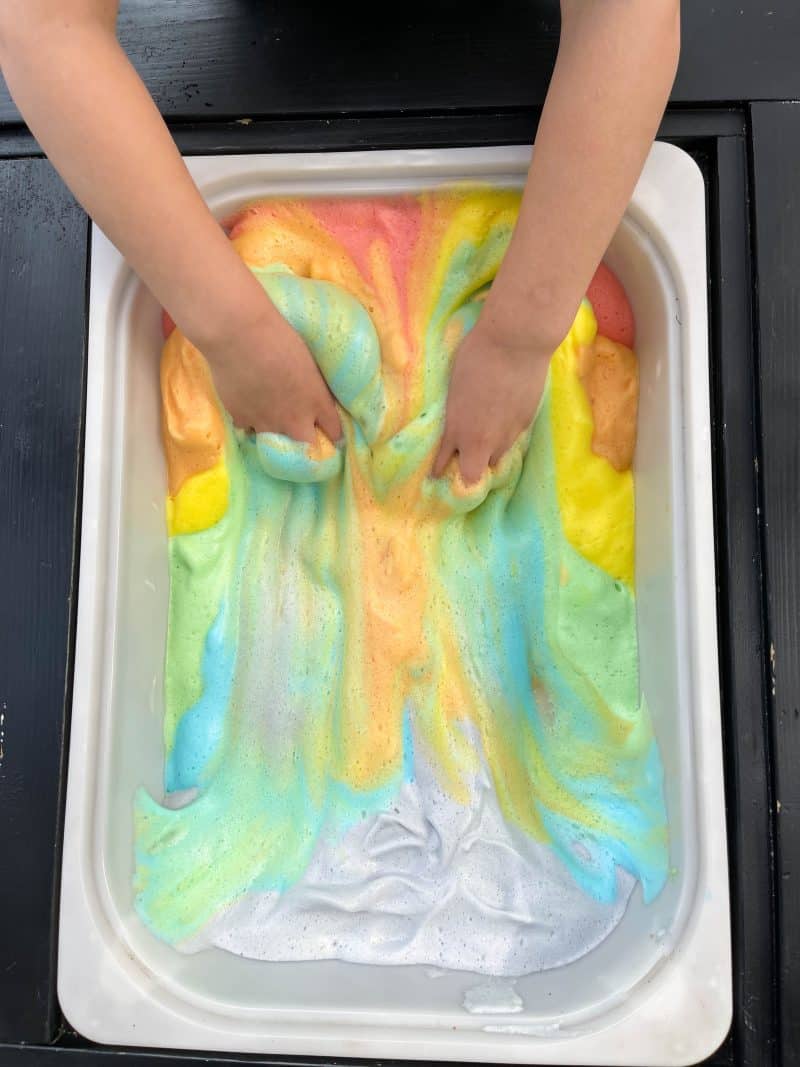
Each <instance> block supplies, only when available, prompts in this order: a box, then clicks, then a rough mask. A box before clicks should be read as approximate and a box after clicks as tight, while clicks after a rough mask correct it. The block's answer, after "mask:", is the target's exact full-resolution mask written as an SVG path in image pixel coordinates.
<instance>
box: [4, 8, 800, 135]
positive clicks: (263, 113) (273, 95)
mask: <svg viewBox="0 0 800 1067" xmlns="http://www.w3.org/2000/svg"><path fill="white" fill-rule="evenodd" d="M558 11H559V3H558V0H508V2H506V3H504V4H502V5H497V7H496V9H495V10H494V11H492V10H491V9H487V7H486V6H485V5H478V4H462V5H460V6H458V7H456V5H455V4H453V3H442V2H435V0H434V2H430V0H429V2H421V0H408V2H406V3H404V4H402V5H399V6H396V7H395V8H392V9H391V12H387V13H386V14H385V15H384V16H383V17H380V18H376V17H373V18H371V19H370V18H365V17H364V8H363V7H359V5H353V4H350V5H348V4H298V3H296V2H295V0H259V2H256V0H168V2H164V0H122V6H121V12H120V19H119V32H120V39H121V41H122V43H123V45H124V46H125V48H126V50H127V51H128V53H129V54H130V56H131V58H132V59H133V62H134V63H135V65H136V67H137V68H138V69H139V71H140V72H141V74H142V76H143V78H144V80H145V82H146V84H147V85H148V87H149V88H150V90H151V92H152V93H153V95H154V97H155V99H156V102H157V103H158V106H159V108H160V110H161V111H162V112H163V113H164V114H165V115H166V116H167V117H168V118H182V119H208V118H216V119H223V118H237V117H243V116H247V117H275V116H281V115H282V116H288V115H293V116H302V115H310V114H317V115H323V114H325V115H337V114H342V113H353V112H358V113H370V112H373V113H374V112H383V113H386V112H400V111H409V110H417V111H421V110H433V111H436V110H454V109H455V110H458V109H464V108H470V109H481V108H486V109H499V108H506V107H531V106H538V105H541V103H542V101H543V100H544V95H545V93H546V91H547V85H548V83H549V79H550V72H551V70H552V66H553V63H554V61H555V55H556V49H557V46H558V32H559V15H558ZM798 53H800V11H798V6H797V0H769V3H767V2H766V0H764V2H760V3H759V2H754V0H684V2H683V55H682V58H681V64H680V69H679V71H678V78H677V81H676V84H675V88H674V91H673V94H672V101H673V103H687V102H692V103H725V102H731V101H741V100H779V99H796V98H798V97H800V65H799V64H798V62H797V55H798ZM16 121H19V114H18V112H17V110H16V108H15V107H14V105H13V103H12V102H11V101H10V99H9V97H8V93H7V91H6V90H5V87H4V86H0V123H2V122H16Z"/></svg>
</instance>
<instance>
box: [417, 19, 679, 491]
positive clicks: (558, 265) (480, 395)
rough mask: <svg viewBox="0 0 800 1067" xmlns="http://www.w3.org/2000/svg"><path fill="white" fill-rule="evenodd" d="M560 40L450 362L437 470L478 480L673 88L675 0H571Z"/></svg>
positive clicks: (557, 330)
mask: <svg viewBox="0 0 800 1067" xmlns="http://www.w3.org/2000/svg"><path fill="white" fill-rule="evenodd" d="M561 12H562V27H561V43H560V46H559V50H558V61H557V63H556V67H555V71H554V73H553V79H552V81H551V83H550V89H549V91H548V94H547V100H546V101H545V106H544V110H543V112H542V119H541V122H540V124H539V132H538V134H537V137H536V148H535V151H534V154H533V162H532V164H531V168H530V172H529V174H528V180H527V184H526V187H525V193H524V196H523V200H522V208H521V210H520V215H519V221H518V223H517V228H516V231H515V233H514V237H513V238H512V240H511V243H510V245H509V248H508V252H507V253H506V257H505V259H504V261H503V264H502V266H501V268H500V271H499V272H498V275H497V278H496V280H495V283H494V285H493V286H492V290H491V292H490V294H489V296H488V297H487V298H486V304H485V306H484V309H483V311H482V313H481V317H480V319H479V320H478V323H477V324H476V326H475V328H474V329H473V330H472V332H471V333H470V334H469V335H468V336H467V337H466V338H465V340H464V342H463V344H462V345H461V346H460V348H459V350H458V352H457V354H456V358H455V363H454V366H453V374H452V378H451V382H450V393H449V397H448V405H447V422H446V427H445V432H444V436H443V438H442V443H441V447H440V450H439V453H438V455H437V458H436V462H435V464H434V473H435V474H439V473H441V472H442V471H443V470H444V467H445V466H446V465H447V463H448V461H449V460H450V458H451V456H452V455H453V453H458V456H459V464H460V467H461V472H462V475H463V477H464V479H465V481H467V482H472V481H476V480H477V479H478V478H479V477H480V475H481V474H482V473H483V471H484V470H485V469H486V467H487V465H488V464H489V463H494V462H496V461H497V460H498V459H499V458H500V456H502V454H503V453H504V452H505V451H506V450H507V449H508V448H509V446H510V445H511V444H512V442H513V441H514V440H515V438H516V437H517V436H518V434H519V433H521V431H522V430H523V429H524V428H525V427H526V426H527V425H528V423H529V422H530V420H531V419H532V418H533V415H534V413H535V411H536V407H537V406H538V403H539V398H540V396H541V391H542V388H543V386H544V380H545V376H546V373H547V364H548V361H549V358H550V354H551V353H552V352H553V351H554V349H555V348H556V347H557V345H558V344H559V343H560V342H561V340H562V339H563V337H564V336H565V335H566V333H567V330H568V329H569V327H570V325H571V323H572V320H573V317H574V315H575V312H576V311H577V308H578V304H579V303H580V300H581V298H582V297H583V294H584V293H585V292H586V288H587V286H588V284H589V282H590V281H591V278H592V275H593V273H594V271H595V269H596V267H597V264H598V263H599V261H600V259H601V258H602V256H603V254H604V252H605V250H606V248H607V246H608V244H609V242H610V240H611V238H612V236H613V234H614V231H615V230H616V228H617V225H618V224H619V221H620V219H621V218H622V215H623V213H624V211H625V208H626V206H627V204H628V201H629V200H630V197H631V194H632V192H633V189H634V186H635V184H636V181H637V180H638V178H639V175H640V173H641V170H642V167H643V165H644V161H645V159H646V157H647V153H648V151H649V149H650V145H651V144H652V141H653V138H654V137H655V134H656V131H657V129H658V124H659V121H660V118H661V115H662V113H663V110H664V106H665V104H666V101H667V99H668V97H669V91H670V88H671V86H672V82H673V79H674V77H675V70H676V67H677V62H678V53H679V49H680V23H679V18H680V7H679V0H603V2H602V3H600V2H598V0H562V3H561Z"/></svg>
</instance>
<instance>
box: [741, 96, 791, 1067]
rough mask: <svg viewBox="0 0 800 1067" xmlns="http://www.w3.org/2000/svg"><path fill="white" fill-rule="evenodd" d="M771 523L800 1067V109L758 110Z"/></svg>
mask: <svg viewBox="0 0 800 1067" xmlns="http://www.w3.org/2000/svg"><path fill="white" fill-rule="evenodd" d="M751 122H752V131H753V181H754V196H755V237H756V265H757V279H758V287H757V297H758V340H759V353H758V359H759V372H760V385H761V394H760V401H761V433H762V441H763V444H762V449H763V452H762V454H763V464H762V467H763V469H762V472H761V478H762V485H763V523H764V541H765V548H766V592H767V616H768V635H769V642H770V643H769V650H768V653H767V655H766V665H767V669H768V679H769V681H768V693H767V697H768V700H769V705H770V712H771V715H772V726H773V731H774V753H775V807H776V809H777V819H776V825H777V853H778V854H777V859H778V875H779V878H778V883H777V884H778V912H777V919H778V947H779V981H780V993H781V995H780V1024H781V1042H782V1052H783V1062H784V1064H786V1065H787V1067H788V1065H789V1064H795V1063H798V1062H800V558H799V550H800V362H799V361H798V352H799V345H800V199H799V198H798V193H799V192H800V104H796V103H795V104H792V103H782V104H754V105H753V107H752V110H751Z"/></svg>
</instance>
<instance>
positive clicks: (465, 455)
mask: <svg viewBox="0 0 800 1067" xmlns="http://www.w3.org/2000/svg"><path fill="white" fill-rule="evenodd" d="M491 451H492V449H491V445H490V443H489V441H488V439H487V437H486V436H485V435H482V434H478V435H472V434H467V433H464V432H459V431H458V430H451V429H448V428H447V427H445V431H444V435H443V437H442V443H441V444H440V445H439V451H438V452H437V453H436V459H435V460H434V463H433V467H432V468H431V474H432V475H433V477H434V478H441V476H442V475H443V474H444V472H445V470H446V469H447V465H448V463H449V462H450V460H451V459H452V458H453V456H458V466H459V470H460V471H461V479H462V481H463V482H464V484H465V485H474V484H475V482H478V481H480V479H481V477H482V476H483V474H484V473H485V471H486V468H487V467H488V466H489V456H490V455H491Z"/></svg>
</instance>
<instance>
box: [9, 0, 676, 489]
mask: <svg viewBox="0 0 800 1067" xmlns="http://www.w3.org/2000/svg"><path fill="white" fill-rule="evenodd" d="M117 6H118V4H117V0H2V2H1V3H0V67H2V71H3V74H4V76H5V78H6V81H7V83H8V86H9V89H10V91H11V93H12V95H13V97H14V100H15V101H16V103H17V105H18V107H19V109H20V111H21V112H22V115H23V116H24V118H25V121H26V122H27V123H28V126H29V127H30V129H31V130H32V132H33V134H34V135H35V136H36V138H37V139H38V141H39V143H40V144H41V145H42V147H43V149H44V151H45V152H46V153H47V155H48V157H49V158H50V159H51V161H52V162H53V164H54V165H55V166H56V168H57V169H58V171H59V172H60V173H61V175H62V177H63V178H64V180H65V181H66V183H67V185H69V187H70V188H71V189H72V191H73V193H74V194H75V196H76V197H77V199H78V200H79V201H80V202H81V204H82V205H83V206H84V207H85V208H86V210H87V212H88V213H89V214H90V215H91V216H92V218H93V219H94V220H95V221H96V222H97V223H98V225H100V227H101V228H102V229H103V230H104V231H105V233H106V234H107V235H108V236H109V237H110V238H111V240H112V241H114V243H115V244H116V245H117V247H118V248H119V249H120V250H121V251H122V253H123V254H124V255H125V257H126V259H127V260H128V262H129V263H130V264H131V266H132V267H133V268H134V270H136V272H137V273H138V274H139V276H140V277H141V278H142V280H143V281H144V282H145V284H146V285H147V286H148V287H149V289H150V290H151V291H152V293H153V294H154V296H155V297H156V299H157V300H158V301H159V302H160V303H161V304H162V305H163V306H164V307H165V308H166V309H167V310H168V311H169V313H170V315H171V316H172V318H173V319H174V321H175V323H176V324H177V325H178V326H179V328H180V329H181V330H182V332H183V333H184V334H185V335H186V336H187V337H188V338H189V339H190V340H191V341H192V342H193V343H194V344H195V345H196V346H197V347H198V348H199V349H200V350H201V351H202V352H203V354H204V355H205V357H206V359H207V360H208V362H209V364H210V366H211V370H212V373H213V375H214V380H215V384H216V386H217V390H218V392H219V395H220V398H221V400H222V402H223V403H224V404H225V406H226V408H227V409H228V411H229V412H230V414H231V416H232V418H233V420H234V422H235V423H236V424H237V425H239V426H242V427H244V428H247V429H250V428H252V429H255V430H258V431H261V430H272V431H275V432H278V433H284V434H287V435H288V436H290V437H293V438H295V439H297V440H299V441H308V442H313V441H314V440H315V439H316V428H317V427H319V428H320V429H321V430H323V431H324V433H325V434H327V436H328V437H329V438H331V440H334V441H335V440H338V439H339V437H340V436H341V433H342V427H341V420H340V418H339V413H338V411H337V408H336V404H335V402H334V400H333V397H332V396H331V394H330V392H329V390H328V388H327V385H326V384H325V382H324V381H323V379H322V377H321V375H320V373H319V371H318V370H317V367H316V365H315V363H314V361H313V359H312V357H311V354H310V352H309V351H308V348H307V347H306V345H305V343H304V342H303V341H302V340H301V338H300V337H299V336H298V335H297V334H296V333H295V332H294V330H292V328H291V327H290V326H289V325H288V323H286V322H285V320H284V319H283V318H282V317H281V316H280V315H279V313H278V312H277V310H276V309H275V307H274V306H273V305H272V303H271V302H270V300H269V298H268V297H267V296H266V294H265V293H264V291H263V290H262V288H261V286H260V285H259V284H258V282H256V280H255V279H254V277H253V276H252V274H251V273H250V271H249V270H248V269H247V268H246V267H245V266H244V264H243V263H242V261H241V260H240V259H239V257H238V256H237V255H236V253H235V251H234V250H233V248H232V247H231V245H230V243H229V242H228V240H227V238H226V237H225V235H224V233H223V232H222V230H221V229H220V227H219V225H218V224H217V222H216V221H215V220H214V218H213V216H212V215H211V213H210V211H209V210H208V208H207V207H206V205H205V203H204V201H203V199H202V197H201V196H200V194H199V192H198V191H197V189H196V187H195V185H194V183H193V182H192V179H191V177H190V176H189V173H188V171H187V169H186V167H185V166H184V164H183V161H182V159H181V157H180V155H179V153H178V151H177V149H176V147H175V144H174V142H173V140H172V138H171V136H170V134H169V132H168V130H167V128H166V126H165V125H164V123H163V121H162V119H161V117H160V116H159V113H158V110H157V108H156V106H155V104H154V103H153V101H152V99H151V97H150V95H149V94H148V92H147V90H146V88H145V86H144V85H143V83H142V81H141V80H140V78H139V76H138V75H137V73H136V71H135V70H134V68H133V66H132V65H131V64H130V62H129V61H128V59H127V57H126V55H125V53H124V52H123V50H122V48H121V47H120V46H119V44H118V42H117V39H116V36H115V24H116V15H117ZM561 10H562V31H561V43H560V46H559V52H558V60H557V63H556V68H555V71H554V74H553V78H552V81H551V84H550V89H549V92H548V95H547V100H546V102H545V106H544V110H543V112H542V118H541V122H540V125H539V131H538V134H537V137H536V146H535V152H534V156H533V163H532V165H531V168H530V172H529V175H528V179H527V182H526V186H525V192H524V195H523V199H522V208H521V211H520V215H519V221H518V223H517V227H516V230H515V233H514V236H513V238H512V240H511V243H510V245H509V248H508V252H507V253H506V257H505V259H504V261H503V264H502V266H501V268H500V271H499V273H498V275H497V279H496V280H495V283H494V285H493V286H492V289H491V291H490V293H489V295H488V297H487V298H486V301H485V304H484V308H483V311H482V313H481V316H480V319H479V320H478V323H477V324H476V326H475V327H474V328H473V330H472V331H471V332H470V333H469V334H468V336H467V337H466V338H465V339H464V340H463V341H462V343H461V344H460V346H459V348H458V350H457V352H456V355H455V360H454V364H453V371H452V376H451V381H450V389H449V393H448V400H447V415H446V421H445V429H444V434H443V437H442V440H441V443H440V447H439V449H438V451H437V454H436V456H435V459H434V462H433V468H432V473H433V474H434V475H436V476H439V475H441V474H442V473H444V472H445V470H446V469H447V468H448V465H449V464H451V463H456V462H457V463H458V465H459V467H460V471H461V475H462V477H463V479H464V481H465V482H467V483H473V482H475V481H476V480H478V479H479V478H480V476H481V475H482V474H483V473H484V471H485V470H486V468H487V467H488V466H490V465H492V464H495V463H497V462H498V461H499V460H500V458H501V457H502V455H503V454H504V453H505V452H506V451H507V450H508V448H509V447H510V446H511V444H512V443H513V441H514V440H515V439H516V437H517V436H518V435H519V434H520V433H521V432H522V431H523V430H524V429H525V428H526V427H527V426H528V425H529V424H530V422H531V420H532V418H533V416H534V414H535V412H536V409H537V407H538V404H539V400H540V398H541V394H542V388H543V386H544V381H545V376H546V373H547V365H548V362H549V359H550V356H551V354H552V352H553V351H554V349H555V348H556V347H557V345H558V344H559V342H560V341H561V340H562V338H563V337H564V336H565V334H566V333H567V331H568V329H569V327H570V324H571V322H572V319H573V317H574V315H575V312H576V310H577V307H578V304H579V303H580V300H581V298H582V296H583V294H584V292H585V291H586V287H587V285H588V284H589V281H590V280H591V277H592V274H593V273H594V271H595V269H596V267H597V264H598V263H599V261H600V259H601V258H602V256H603V253H604V252H605V249H606V247H607V246H608V243H609V241H610V240H611V237H612V236H613V233H614V231H615V229H616V227H617V225H618V224H619V221H620V219H621V218H622V215H623V213H624V210H625V207H626V205H627V203H628V201H629V199H630V196H631V194H632V192H633V188H634V186H635V184H636V181H637V179H638V177H639V175H640V173H641V170H642V167H643V165H644V161H645V158H646V156H647V153H648V151H649V148H650V145H651V144H652V141H653V138H654V136H655V133H656V130H657V128H658V124H659V121H660V118H661V115H662V113H663V110H664V107H665V104H666V101H667V98H668V96H669V91H670V88H671V86H672V82H673V80H674V77H675V70H676V66H677V61H678V53H679V48H680V24H679V18H680V15H679V0H602V2H600V0H562V4H561ZM87 70H90V71H91V79H89V78H87V77H86V71H87Z"/></svg>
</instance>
